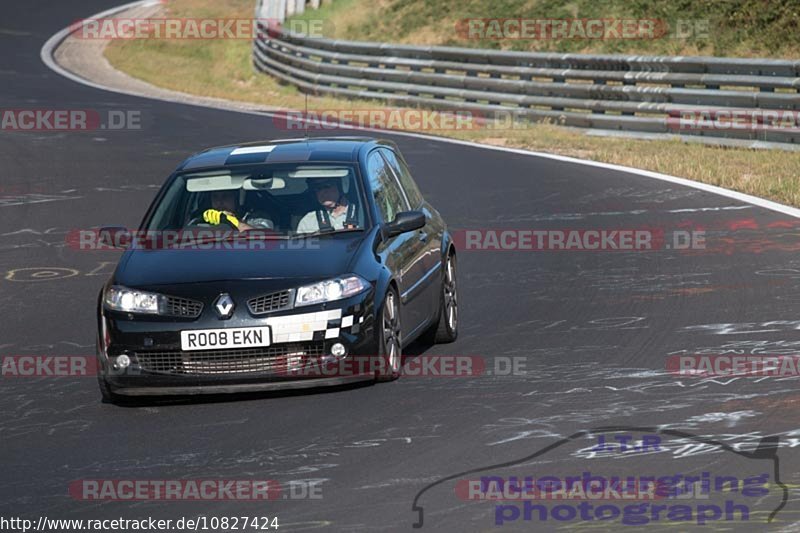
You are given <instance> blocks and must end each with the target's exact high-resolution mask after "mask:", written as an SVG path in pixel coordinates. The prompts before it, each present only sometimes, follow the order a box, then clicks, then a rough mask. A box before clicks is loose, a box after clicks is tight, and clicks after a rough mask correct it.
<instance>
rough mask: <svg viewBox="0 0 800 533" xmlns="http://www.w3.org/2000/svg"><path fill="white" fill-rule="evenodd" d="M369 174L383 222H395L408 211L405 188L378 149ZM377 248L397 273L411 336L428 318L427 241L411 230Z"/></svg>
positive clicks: (402, 315) (403, 317)
mask: <svg viewBox="0 0 800 533" xmlns="http://www.w3.org/2000/svg"><path fill="white" fill-rule="evenodd" d="M367 176H368V177H369V181H370V189H371V191H372V197H373V201H374V202H375V207H376V210H377V212H378V216H379V217H380V219H381V220H380V222H384V223H388V222H392V221H393V220H394V217H395V216H396V215H397V213H399V212H401V211H408V210H409V205H408V200H407V199H406V197H405V194H404V192H403V189H402V188H401V187H400V184H399V182H398V181H397V178H396V177H395V175H394V173H393V172H392V171H391V169H390V168H389V165H388V164H387V163H386V159H384V157H383V156H382V155H381V153H380V151H379V150H374V151H373V152H372V153H370V154H369V157H368V158H367ZM378 251H379V254H380V255H381V257H382V258H383V259H384V261H385V264H386V266H387V267H388V268H389V269H390V270H391V271H392V272H394V273H395V276H396V279H397V282H398V285H399V289H400V318H401V324H402V328H403V335H404V336H408V335H411V334H413V333H414V332H415V331H416V330H417V329H419V328H420V327H421V326H422V325H424V324H423V323H424V322H425V320H426V319H427V305H426V304H427V302H426V301H425V296H424V295H423V293H422V292H421V291H419V287H420V286H421V284H422V282H423V281H424V280H423V276H424V274H425V263H424V254H425V244H424V243H423V242H422V241H421V240H420V239H419V237H418V235H417V232H414V231H411V232H407V233H402V234H400V235H397V236H395V237H392V238H391V239H389V240H388V241H387V242H385V243H383V244H382V245H381V248H379V249H378Z"/></svg>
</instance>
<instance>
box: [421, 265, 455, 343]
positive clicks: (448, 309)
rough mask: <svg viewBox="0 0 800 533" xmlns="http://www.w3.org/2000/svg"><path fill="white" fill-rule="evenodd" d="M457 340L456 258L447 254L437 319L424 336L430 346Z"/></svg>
mask: <svg viewBox="0 0 800 533" xmlns="http://www.w3.org/2000/svg"><path fill="white" fill-rule="evenodd" d="M457 338H458V284H457V281H456V256H455V255H454V254H452V253H451V254H449V255H448V256H447V261H446V262H445V264H444V276H442V290H441V296H440V299H439V318H438V319H437V320H436V322H435V323H434V324H433V325H432V326H431V327H430V329H429V330H428V332H427V334H426V339H425V340H426V341H428V342H429V343H430V344H436V343H447V342H453V341H455V340H456V339H457Z"/></svg>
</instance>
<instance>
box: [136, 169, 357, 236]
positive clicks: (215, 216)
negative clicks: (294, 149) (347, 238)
mask: <svg viewBox="0 0 800 533" xmlns="http://www.w3.org/2000/svg"><path fill="white" fill-rule="evenodd" d="M361 197H362V196H361V194H360V188H359V180H358V179H357V175H356V170H355V167H354V166H352V165H346V164H345V165H342V164H313V163H312V164H309V163H292V164H280V165H277V164H276V165H257V166H247V167H237V168H234V169H230V168H227V169H219V170H210V171H209V170H204V171H202V172H188V173H185V174H181V175H179V176H178V177H177V178H176V179H175V180H174V181H173V182H172V183H171V184H170V186H169V188H168V189H167V190H166V191H165V193H164V195H163V196H162V197H161V201H160V202H159V203H158V205H157V206H156V207H155V209H154V210H153V214H152V216H151V217H150V219H149V221H148V222H147V224H146V226H145V228H144V230H145V231H147V232H164V231H180V232H182V233H184V234H185V233H191V232H195V233H197V234H198V235H201V234H202V235H206V236H207V235H209V234H213V233H212V232H209V231H208V230H209V229H212V230H220V231H219V232H217V233H219V234H221V235H223V234H224V235H230V234H231V233H233V234H236V235H238V236H241V235H251V236H254V235H262V236H268V237H271V238H281V237H286V238H288V237H300V236H306V235H312V234H313V235H325V234H333V233H338V232H342V231H357V230H362V229H364V227H365V224H366V220H365V211H364V209H363V205H362V202H361Z"/></svg>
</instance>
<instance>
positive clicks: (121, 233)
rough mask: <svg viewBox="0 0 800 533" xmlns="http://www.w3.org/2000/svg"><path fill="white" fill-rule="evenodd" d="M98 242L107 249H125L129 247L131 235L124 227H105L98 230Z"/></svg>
mask: <svg viewBox="0 0 800 533" xmlns="http://www.w3.org/2000/svg"><path fill="white" fill-rule="evenodd" d="M98 233H99V242H100V244H101V245H103V246H108V247H109V248H121V249H123V250H124V249H126V248H128V247H129V246H130V241H131V233H130V231H128V228H126V227H124V226H105V227H102V228H100V229H99V230H98Z"/></svg>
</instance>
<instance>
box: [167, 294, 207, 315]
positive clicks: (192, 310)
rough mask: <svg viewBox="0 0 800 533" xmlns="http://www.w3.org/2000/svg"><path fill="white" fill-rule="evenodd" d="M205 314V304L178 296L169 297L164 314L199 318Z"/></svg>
mask: <svg viewBox="0 0 800 533" xmlns="http://www.w3.org/2000/svg"><path fill="white" fill-rule="evenodd" d="M202 312H203V302H198V301H197V300H190V299H188V298H179V297H178V296H167V297H166V303H165V305H164V314H166V315H169V316H180V317H189V318H197V317H198V316H200V313H202Z"/></svg>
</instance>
